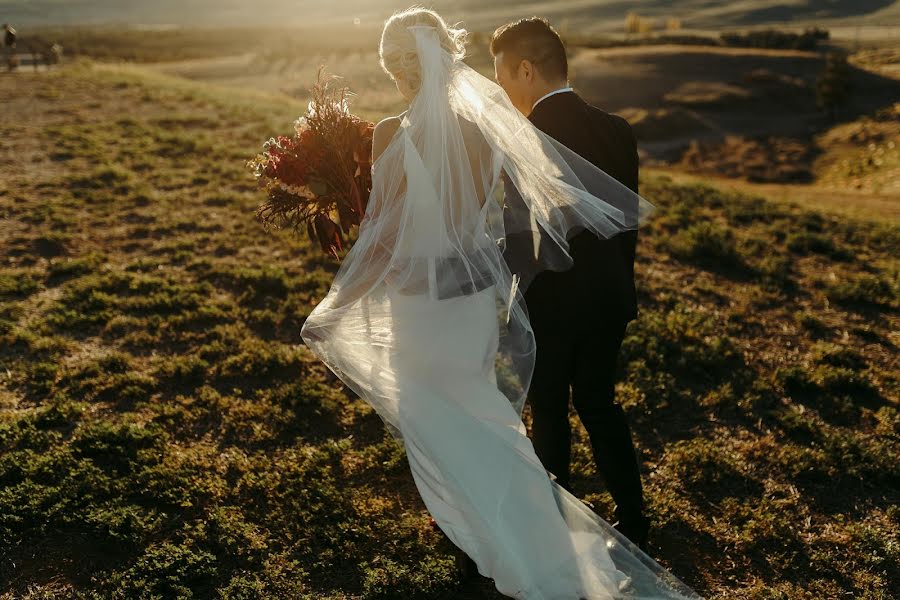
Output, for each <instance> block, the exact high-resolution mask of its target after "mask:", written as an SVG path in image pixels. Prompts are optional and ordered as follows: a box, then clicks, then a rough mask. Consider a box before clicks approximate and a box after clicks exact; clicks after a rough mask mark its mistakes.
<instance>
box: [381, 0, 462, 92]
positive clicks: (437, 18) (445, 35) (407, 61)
mask: <svg viewBox="0 0 900 600" xmlns="http://www.w3.org/2000/svg"><path fill="white" fill-rule="evenodd" d="M413 25H427V26H430V27H434V28H435V29H437V34H438V39H440V40H441V46H442V47H443V48H444V50H446V51H447V52H449V53H450V55H451V56H452V57H453V59H454V60H462V59H463V58H464V57H465V56H466V36H467V35H468V32H467V31H466V30H465V29H462V28H461V27H455V26H454V27H451V26H449V25H447V23H446V22H444V19H443V18H441V15H439V14H437V13H436V12H434V11H433V10H429V9H427V8H422V7H418V6H414V7H412V8H408V9H406V10H404V11H402V12H398V13H395V14H394V15H393V16H392V17H391V18H389V19H388V20H387V21H385V23H384V31H382V32H381V44H380V45H379V48H378V53H379V55H380V57H381V67H382V68H383V69H384V70H385V72H386V73H387V74H388V75H390V76H391V78H392V79H394V80H397V79H403V80H404V81H405V82H406V84H407V85H408V86H409V88H410V90H411V91H412V92H413V93H415V92H418V91H419V87H420V86H421V85H422V72H421V69H420V68H419V56H418V54H417V53H416V39H415V37H414V36H413V34H412V32H411V31H409V30H408V29H407V27H411V26H413Z"/></svg>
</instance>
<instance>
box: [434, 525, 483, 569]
mask: <svg viewBox="0 0 900 600" xmlns="http://www.w3.org/2000/svg"><path fill="white" fill-rule="evenodd" d="M429 523H430V525H431V527H432V529H434V530H435V531H438V532H439V533H440V534H441V535H442V536H443V537H444V538H446V539H447V541H448V542H450V543H451V544H452V543H453V542H452V541H451V540H450V538H448V537H447V534H446V533H444V530H443V529H441V527H440V525H438V524H437V521H435V520H434V517H431V518H430V519H429ZM453 557H454V559H455V560H456V570H457V571H459V575H460V577H462V579H463V581H465V580H467V579H471V578H473V577H475V576H476V575H478V565H477V564H475V561H474V560H472V559H471V557H470V556H469V555H468V554H466V553H465V552H463V551H462V549H460V548H459V547H458V546H456V545H453Z"/></svg>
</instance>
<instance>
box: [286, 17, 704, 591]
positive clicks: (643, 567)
mask: <svg viewBox="0 0 900 600" xmlns="http://www.w3.org/2000/svg"><path fill="white" fill-rule="evenodd" d="M410 30H411V32H412V33H413V34H414V35H415V37H416V40H417V49H418V55H419V56H418V59H419V61H420V64H421V68H422V71H423V75H424V77H423V84H422V87H421V89H420V90H419V92H418V94H417V96H416V99H415V100H414V101H413V102H412V104H411V105H410V110H409V112H408V114H407V116H406V117H405V118H404V119H403V122H402V124H401V127H400V129H399V131H398V133H397V135H396V136H395V137H394V139H393V140H392V141H391V143H390V145H389V146H388V148H387V150H386V151H385V152H384V154H383V155H382V156H381V157H380V158H379V159H378V160H377V161H376V163H375V165H374V167H373V190H372V194H371V196H370V198H369V203H368V205H367V212H366V218H365V219H364V221H363V224H362V225H361V227H360V234H359V239H358V240H357V242H356V244H355V245H354V247H353V249H352V250H351V251H350V253H349V254H348V256H347V257H346V258H345V260H344V262H343V263H342V265H341V268H340V270H339V272H338V274H337V276H336V278H335V282H334V284H333V286H332V288H331V290H330V291H329V293H328V295H327V296H326V297H325V298H324V299H323V300H322V302H321V303H320V304H319V305H318V306H317V307H316V308H315V310H314V311H313V312H312V314H311V315H310V316H309V317H308V319H307V320H306V323H305V324H304V326H303V330H302V335H303V338H304V340H305V341H306V343H307V344H308V345H309V347H310V348H311V349H312V350H313V351H314V352H315V353H316V354H317V355H318V356H319V357H320V358H321V359H322V360H323V361H324V362H325V363H326V364H327V365H328V366H329V367H330V368H331V369H332V370H333V371H334V372H335V373H336V374H337V375H338V376H339V377H341V378H342V379H343V380H344V381H345V382H346V383H347V384H348V385H349V386H350V387H351V388H353V389H354V390H355V391H356V392H357V393H358V394H359V395H360V397H362V398H363V399H365V400H366V401H368V402H370V403H371V404H372V406H373V407H374V408H375V409H376V410H377V412H378V414H379V416H381V418H382V419H383V420H384V422H385V424H386V426H387V427H388V429H389V431H390V432H391V433H392V434H393V435H394V436H395V437H396V438H397V439H398V440H400V441H402V443H403V444H404V446H405V449H406V453H407V457H408V459H409V465H410V468H411V471H412V474H413V478H414V480H415V483H416V486H417V488H418V490H419V492H420V494H421V496H422V499H423V501H424V502H425V505H426V507H427V508H428V511H429V512H430V513H431V515H432V516H433V517H434V519H435V521H436V522H437V523H438V525H439V526H440V527H441V529H442V530H443V531H444V532H445V533H446V534H447V536H448V537H449V538H450V539H451V540H452V541H453V543H455V544H456V545H457V546H459V547H460V548H461V549H462V550H464V551H465V552H466V553H467V554H468V555H469V556H470V557H471V558H472V559H473V560H474V561H475V563H476V565H477V566H478V571H479V572H480V573H481V574H482V575H484V576H487V577H490V578H493V580H494V582H495V584H496V587H497V589H498V590H499V591H500V592H501V593H503V594H505V595H507V596H510V597H512V598H521V599H534V600H577V599H578V598H587V599H590V600H601V599H603V600H606V599H618V598H645V599H651V598H652V599H663V598H666V599H682V598H698V596H697V595H696V594H695V593H694V592H693V591H692V590H690V588H688V587H687V586H685V585H684V584H683V583H681V582H680V581H679V580H678V579H677V578H675V577H674V576H672V575H671V574H669V573H668V572H666V571H665V570H664V569H663V568H662V567H661V566H660V565H658V564H657V563H656V562H654V561H653V560H652V559H651V558H650V557H648V556H647V555H646V554H644V553H643V552H641V551H640V550H639V549H638V548H637V547H635V546H634V545H633V544H631V543H630V542H629V541H628V540H626V539H625V538H624V537H622V536H621V535H620V534H619V533H618V532H617V531H615V530H614V529H613V528H612V527H611V526H610V525H609V524H608V523H606V522H605V521H603V520H602V519H601V518H600V517H599V516H597V515H596V514H595V513H594V512H593V511H591V510H590V509H589V508H588V507H587V506H586V505H585V504H584V503H583V502H581V501H580V500H578V499H577V498H576V497H574V496H572V495H571V494H570V493H568V492H567V491H566V490H565V489H563V488H562V487H560V486H559V485H557V484H556V483H555V482H554V481H552V480H551V478H550V476H549V475H548V473H547V471H546V470H545V469H544V467H543V465H542V464H541V462H540V461H539V459H538V458H537V456H536V455H535V452H534V449H533V447H532V444H531V441H530V439H529V438H528V437H527V435H526V429H525V426H524V424H523V423H522V420H521V410H522V405H523V402H524V397H525V392H526V390H527V386H528V382H529V381H530V377H531V370H532V368H533V364H534V352H535V348H534V336H533V334H532V332H531V328H530V326H529V325H528V319H527V312H526V311H525V309H524V305H523V303H522V296H521V291H520V290H519V289H518V286H519V282H520V281H521V282H522V285H525V284H526V283H527V282H528V281H530V279H531V278H532V277H533V275H534V274H535V273H536V272H537V271H539V270H541V269H545V268H565V267H566V266H567V261H570V260H571V259H570V258H569V255H568V254H567V252H566V250H567V248H568V247H567V245H566V242H565V238H566V235H567V234H569V233H570V232H571V231H573V230H576V229H578V228H587V229H591V230H592V231H594V232H595V233H597V234H598V235H602V236H609V235H615V233H618V232H619V231H622V230H624V229H628V228H633V227H636V226H637V224H638V222H639V220H640V217H641V216H642V215H643V214H645V213H646V210H647V203H646V201H645V200H643V199H642V198H640V197H639V196H637V195H636V194H634V193H633V192H631V191H630V190H628V189H627V188H625V187H624V186H622V185H621V184H618V182H616V181H615V180H614V179H612V178H611V177H609V176H608V175H606V174H605V173H603V172H602V171H600V170H599V169H597V168H596V167H594V166H593V165H591V164H590V163H587V162H586V161H584V160H582V159H580V158H579V157H578V156H577V155H575V154H574V153H571V152H570V151H567V150H566V149H565V148H564V147H562V146H560V145H559V144H556V143H555V142H554V141H552V139H550V138H548V137H547V136H545V135H543V134H542V133H541V132H539V131H538V130H536V129H535V128H534V127H533V126H531V124H530V123H529V122H528V121H527V119H524V117H522V116H521V115H520V114H519V113H518V112H516V111H515V109H514V108H512V106H511V105H510V104H509V101H508V99H507V98H506V96H505V94H504V93H503V92H502V90H500V88H499V87H497V86H496V85H495V84H494V83H493V82H490V81H489V80H487V79H486V78H484V77H482V76H481V75H479V74H478V73H476V72H475V71H473V70H471V69H470V68H469V67H467V66H466V65H465V64H464V63H462V62H461V61H460V60H458V59H456V58H454V57H451V56H450V55H449V54H448V53H447V52H446V51H444V50H443V49H442V48H441V46H440V44H439V42H438V39H437V36H436V35H435V31H434V30H433V29H431V28H429V27H424V26H416V27H412V28H410ZM501 169H502V170H503V171H504V172H505V173H506V174H507V176H509V177H510V178H511V179H512V181H513V183H514V184H515V186H516V188H517V189H518V190H519V192H520V193H521V198H520V201H521V202H520V205H521V206H522V207H523V213H522V214H520V215H507V216H506V218H505V219H504V215H503V210H502V208H501V206H500V205H499V204H498V203H497V202H496V201H495V200H494V199H493V195H492V194H493V191H494V189H495V188H496V185H497V181H498V178H499V176H500V172H501ZM538 227H540V228H543V229H544V230H545V231H546V232H548V233H550V234H551V237H552V238H553V239H554V240H555V244H554V247H553V248H552V249H546V248H545V249H544V250H543V251H542V253H541V254H540V255H539V256H537V257H534V258H535V260H534V266H533V268H531V269H530V270H529V271H528V272H525V271H523V272H521V273H516V274H512V273H510V272H509V269H508V267H507V266H506V263H505V261H504V260H503V256H502V250H503V242H504V239H505V236H506V235H508V234H509V233H510V232H511V231H516V232H528V231H531V232H532V233H536V231H537V228H538Z"/></svg>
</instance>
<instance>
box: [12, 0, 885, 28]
mask: <svg viewBox="0 0 900 600" xmlns="http://www.w3.org/2000/svg"><path fill="white" fill-rule="evenodd" d="M411 4H415V3H414V2H410V1H405V0H403V1H401V0H342V2H341V9H340V10H339V11H336V10H334V5H333V3H330V2H325V1H323V0H318V1H312V2H310V1H307V2H303V3H298V2H296V1H294V0H270V1H269V2H266V3H265V4H263V5H261V6H256V5H251V4H248V3H246V2H242V1H240V0H193V1H192V2H190V3H186V2H181V1H178V0H156V1H155V2H152V3H147V2H139V1H137V0H30V1H29V2H21V1H18V0H0V18H5V19H9V20H11V21H13V22H16V23H22V24H27V25H47V24H52V25H72V24H100V23H119V24H123V23H126V24H132V25H134V24H142V25H148V24H152V25H170V24H174V25H194V26H196V25H207V26H222V25H232V26H233V25H238V24H250V25H274V24H279V25H301V24H303V25H312V24H318V25H323V24H339V23H348V22H350V21H352V20H353V19H354V18H357V19H360V20H361V21H363V22H364V23H367V22H371V21H379V22H380V21H383V20H384V19H385V17H387V16H388V15H390V14H391V12H393V11H395V10H402V9H405V8H407V7H408V6H410V5H411ZM430 5H431V6H432V7H433V8H435V9H436V10H438V11H440V12H441V13H442V14H446V16H447V17H448V18H450V19H453V20H465V21H466V23H467V24H468V25H469V26H470V27H472V28H474V29H485V28H488V27H491V28H493V27H496V26H497V25H498V24H500V23H502V22H505V21H508V20H511V19H514V18H516V17H519V16H529V15H532V14H541V15H545V16H548V17H551V18H554V19H557V20H562V19H565V20H566V21H567V23H568V24H569V25H571V26H572V27H577V28H578V29H579V30H581V31H588V32H591V33H598V32H610V31H618V30H619V29H620V28H621V23H622V21H623V20H624V18H625V15H626V13H628V12H629V11H633V10H635V9H636V5H634V4H633V3H626V2H621V1H619V0H590V1H586V0H532V1H525V2H522V1H521V0H516V1H513V0H496V1H494V2H491V3H487V4H486V3H484V2H479V1H477V0H436V1H435V2H433V3H431V4H430ZM639 12H640V13H641V14H643V15H646V16H649V17H653V18H659V19H664V18H668V17H677V18H679V19H681V20H682V22H683V23H684V26H685V27H686V28H691V29H720V28H723V27H748V26H763V25H774V24H790V25H795V26H803V25H807V24H810V23H817V24H822V23H827V24H829V25H838V24H846V25H857V24H878V25H900V3H897V2H895V1H894V0H865V1H860V2H834V1H832V0H803V1H800V2H790V3H785V2H777V1H775V0H747V1H743V2H723V1H722V0H645V1H643V2H641V3H640V6H639Z"/></svg>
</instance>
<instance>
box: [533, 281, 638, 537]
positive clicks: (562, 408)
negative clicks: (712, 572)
mask: <svg viewBox="0 0 900 600" xmlns="http://www.w3.org/2000/svg"><path fill="white" fill-rule="evenodd" d="M535 291H537V290H535ZM526 297H527V294H526ZM531 312H532V311H531V309H529V313H531ZM535 312H538V313H539V312H540V311H535ZM581 314H582V315H584V313H581ZM534 317H535V318H533V319H532V327H533V329H534V333H535V341H536V343H537V357H536V362H535V370H534V375H533V377H532V382H531V387H530V389H529V394H528V401H529V403H530V405H531V414H532V443H533V445H534V449H535V453H536V454H537V456H538V458H539V459H540V460H541V462H542V463H543V464H544V467H545V468H546V469H547V470H548V471H550V472H551V473H553V474H554V475H556V477H557V482H558V483H559V484H560V485H561V486H563V487H564V488H566V489H568V490H570V491H571V488H570V487H569V465H570V458H571V428H570V425H569V390H570V388H571V393H572V404H573V405H574V407H575V410H576V412H577V414H578V417H579V418H580V419H581V422H582V424H583V425H584V427H585V429H586V430H587V433H588V435H589V437H590V441H591V446H592V450H593V455H594V460H595V462H596V465H597V471H598V472H599V474H600V476H601V477H602V479H603V481H604V483H605V484H606V487H607V489H608V490H609V492H610V494H611V495H612V497H613V500H614V501H615V503H616V517H617V518H618V519H619V520H622V521H629V520H637V519H639V518H640V517H641V515H643V509H644V499H643V489H642V486H641V478H640V470H639V464H638V459H637V454H636V452H635V448H634V443H633V440H632V436H631V429H630V428H629V426H628V422H627V421H626V418H625V412H624V411H623V410H622V407H621V406H620V405H619V404H618V403H616V401H615V375H616V362H617V358H618V354H619V347H620V346H621V344H622V339H623V338H624V334H625V326H626V325H627V323H626V322H624V321H621V320H612V321H603V320H596V321H594V322H591V323H585V322H582V323H580V324H578V323H573V322H572V320H573V319H572V317H573V315H558V314H557V315H544V314H535V315H534ZM557 317H559V318H557ZM576 318H577V315H576ZM566 321H569V322H566Z"/></svg>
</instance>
